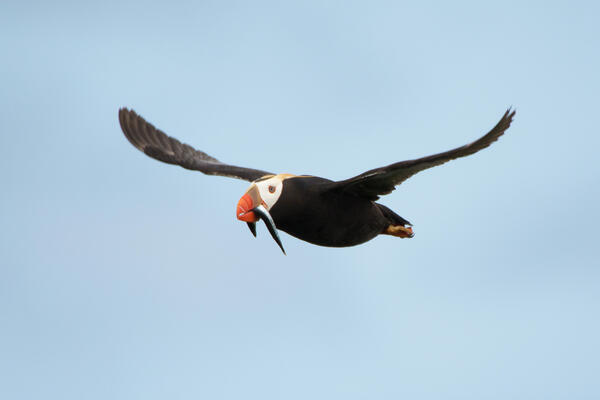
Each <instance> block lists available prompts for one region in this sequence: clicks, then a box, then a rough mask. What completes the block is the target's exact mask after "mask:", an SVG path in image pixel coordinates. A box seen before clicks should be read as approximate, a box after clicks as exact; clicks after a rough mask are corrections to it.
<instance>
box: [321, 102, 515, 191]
mask: <svg viewBox="0 0 600 400" xmlns="http://www.w3.org/2000/svg"><path fill="white" fill-rule="evenodd" d="M514 115H515V111H512V110H511V109H510V108H509V109H508V110H507V111H506V113H505V114H504V116H503V117H502V119H500V121H499V122H498V123H497V124H496V126H495V127H494V128H493V129H492V130H491V131H489V132H488V133H487V134H485V135H484V136H482V137H481V138H479V139H478V140H476V141H474V142H471V143H469V144H467V145H464V146H462V147H457V148H455V149H453V150H449V151H446V152H443V153H438V154H434V155H431V156H427V157H422V158H418V159H415V160H407V161H401V162H397V163H394V164H391V165H388V166H386V167H381V168H376V169H372V170H370V171H367V172H364V173H362V174H360V175H358V176H355V177H353V178H350V179H346V180H343V181H338V182H332V183H331V184H329V185H328V186H329V187H328V188H327V190H336V191H343V192H346V193H350V194H353V195H356V196H359V197H363V198H366V199H369V200H377V199H378V198H379V196H382V195H385V194H389V193H391V192H392V190H394V188H395V187H396V186H397V185H399V184H401V183H402V182H404V181H405V180H407V179H408V178H410V177H411V176H413V175H414V174H416V173H418V172H421V171H423V170H425V169H428V168H431V167H435V166H438V165H442V164H444V163H445V162H448V161H450V160H454V159H455V158H460V157H466V156H468V155H471V154H474V153H476V152H478V151H479V150H482V149H485V148H486V147H488V146H489V145H491V144H492V143H493V142H495V141H496V140H498V138H499V137H500V136H502V134H503V133H504V131H506V130H507V129H508V128H509V127H510V124H511V122H512V119H513V116H514Z"/></svg>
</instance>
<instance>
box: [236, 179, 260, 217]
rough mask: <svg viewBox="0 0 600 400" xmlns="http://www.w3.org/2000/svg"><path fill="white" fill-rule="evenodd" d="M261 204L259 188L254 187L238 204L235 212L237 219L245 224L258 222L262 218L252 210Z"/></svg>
mask: <svg viewBox="0 0 600 400" xmlns="http://www.w3.org/2000/svg"><path fill="white" fill-rule="evenodd" d="M260 204H261V201H260V196H259V192H258V188H257V187H256V186H254V185H252V186H251V187H250V189H248V191H247V192H246V193H245V194H244V195H243V196H242V198H241V199H240V201H238V203H237V208H236V212H235V215H236V217H237V219H239V220H240V221H244V222H257V221H258V220H259V219H260V218H258V216H256V214H255V213H254V212H253V211H252V210H253V209H254V208H256V207H258V206H259V205H260Z"/></svg>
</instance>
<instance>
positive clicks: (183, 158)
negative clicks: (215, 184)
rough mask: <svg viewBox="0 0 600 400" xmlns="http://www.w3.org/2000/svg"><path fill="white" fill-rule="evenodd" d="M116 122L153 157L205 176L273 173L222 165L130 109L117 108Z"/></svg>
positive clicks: (254, 176)
mask: <svg viewBox="0 0 600 400" xmlns="http://www.w3.org/2000/svg"><path fill="white" fill-rule="evenodd" d="M119 123H120V124H121V129H122V130H123V133H124V134H125V136H126V137H127V139H128V140H129V142H131V144H132V145H134V146H135V147H136V148H137V149H139V150H141V151H142V152H144V153H145V154H146V155H148V156H150V157H152V158H154V159H156V160H159V161H162V162H165V163H168V164H175V165H179V166H182V167H183V168H187V169H191V170H196V171H200V172H202V173H204V174H207V175H220V176H228V177H230V178H238V179H244V180H246V181H250V182H252V181H254V180H256V179H258V178H260V177H262V176H265V175H273V174H272V173H270V172H266V171H261V170H258V169H252V168H244V167H237V166H235V165H229V164H224V163H222V162H220V161H219V160H217V159H216V158H214V157H211V156H209V155H208V154H206V153H205V152H203V151H200V150H196V149H194V148H193V147H192V146H190V145H187V144H185V143H181V142H180V141H179V140H177V139H175V138H172V137H170V136H168V135H167V134H165V133H164V132H162V131H161V130H159V129H156V128H155V127H154V126H153V125H152V124H151V123H149V122H147V121H146V120H144V118H142V117H140V116H139V115H138V114H137V113H136V112H135V111H133V110H128V109H127V108H121V109H120V110H119Z"/></svg>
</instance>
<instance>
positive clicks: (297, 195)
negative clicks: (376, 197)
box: [270, 176, 404, 247]
mask: <svg viewBox="0 0 600 400" xmlns="http://www.w3.org/2000/svg"><path fill="white" fill-rule="evenodd" d="M331 183H333V181H331V180H329V179H325V178H319V177H315V176H295V177H289V178H287V179H285V180H283V190H282V192H281V196H280V197H279V200H277V202H276V203H275V204H274V205H273V207H272V208H271V210H270V212H271V216H272V217H273V220H274V221H275V224H276V226H277V228H278V229H281V230H282V231H284V232H287V233H289V234H290V235H292V236H295V237H297V238H298V239H302V240H305V241H307V242H309V243H313V244H317V245H320V246H328V247H347V246H355V245H357V244H361V243H364V242H367V241H369V240H371V239H373V238H374V237H375V236H377V235H379V234H380V233H383V232H384V231H385V229H386V228H387V227H388V226H389V225H394V224H397V223H398V222H399V221H400V220H402V221H404V220H403V219H402V218H401V217H399V216H396V217H397V218H399V220H398V219H397V220H392V219H391V218H389V216H386V215H385V214H384V211H383V210H384V208H382V207H384V206H382V205H381V204H377V203H375V202H373V201H371V200H368V199H365V198H362V197H357V196H354V195H349V194H346V193H344V192H341V191H336V190H331V189H330V186H331ZM386 209H387V207H386ZM387 211H388V215H389V213H390V212H391V211H390V210H389V209H387Z"/></svg>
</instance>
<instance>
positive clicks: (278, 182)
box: [254, 175, 283, 210]
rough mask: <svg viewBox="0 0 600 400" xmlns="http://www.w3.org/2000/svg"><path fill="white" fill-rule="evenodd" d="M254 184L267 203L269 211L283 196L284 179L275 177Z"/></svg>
mask: <svg viewBox="0 0 600 400" xmlns="http://www.w3.org/2000/svg"><path fill="white" fill-rule="evenodd" d="M254 184H255V185H256V187H258V192H259V193H260V197H261V198H262V201H263V202H264V203H265V207H266V208H267V210H270V209H271V207H273V205H274V204H275V203H276V202H277V199H279V196H281V190H282V189H283V177H281V176H278V175H275V176H274V177H272V178H269V179H265V180H264V181H260V182H256V183H254Z"/></svg>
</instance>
